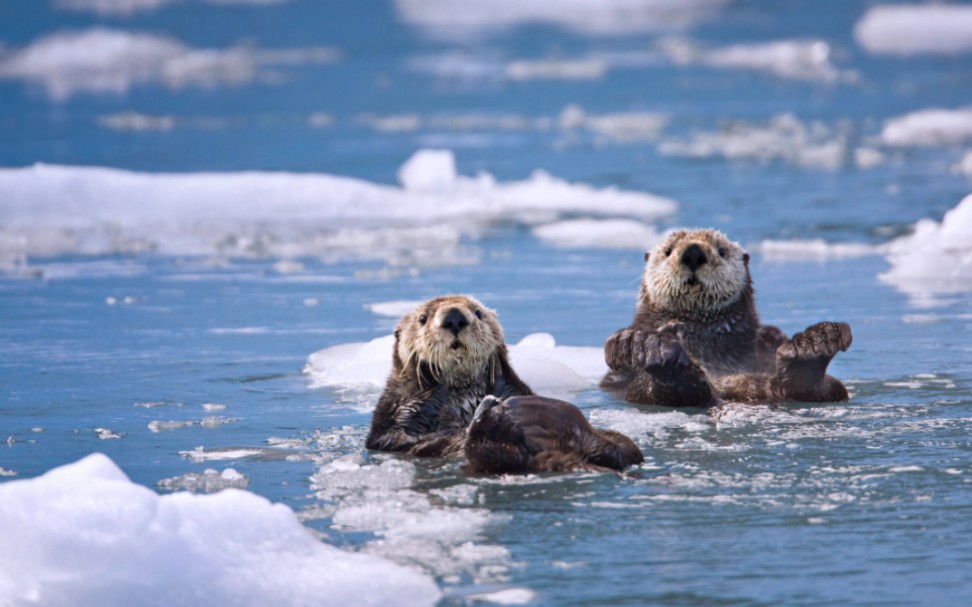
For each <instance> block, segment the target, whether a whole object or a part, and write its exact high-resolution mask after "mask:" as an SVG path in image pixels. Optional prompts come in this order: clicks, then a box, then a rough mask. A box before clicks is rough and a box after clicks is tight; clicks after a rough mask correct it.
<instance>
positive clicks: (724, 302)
mask: <svg viewBox="0 0 972 607" xmlns="http://www.w3.org/2000/svg"><path fill="white" fill-rule="evenodd" d="M692 245H698V247H699V249H701V251H702V253H703V254H704V256H705V263H703V264H701V265H699V266H698V267H697V268H696V269H695V271H694V272H693V270H692V269H691V268H690V264H687V263H686V259H685V254H686V252H688V251H689V248H690V247H691V246H692ZM695 254H696V255H697V251H695ZM696 259H698V258H697V257H696ZM748 261H749V256H748V255H747V254H746V252H745V251H744V250H743V249H742V247H740V246H739V245H738V244H737V243H735V242H732V241H731V240H729V239H728V238H726V236H725V234H723V233H722V232H719V231H716V230H692V231H679V232H673V233H672V234H670V235H669V236H668V238H666V239H665V241H664V242H663V243H661V244H660V245H658V246H657V247H655V248H654V249H653V250H652V251H650V252H649V253H648V255H647V259H646V260H645V272H644V275H643V276H642V280H641V299H642V300H645V299H647V300H648V301H650V302H651V303H653V304H654V305H655V306H658V307H660V308H663V309H667V310H672V311H686V312H691V311H701V310H718V309H721V308H724V307H726V306H728V305H730V304H732V303H733V302H735V301H736V300H738V299H739V296H740V295H741V294H742V293H743V291H744V290H745V289H746V285H747V276H748V270H747V268H746V263H747V262H748Z"/></svg>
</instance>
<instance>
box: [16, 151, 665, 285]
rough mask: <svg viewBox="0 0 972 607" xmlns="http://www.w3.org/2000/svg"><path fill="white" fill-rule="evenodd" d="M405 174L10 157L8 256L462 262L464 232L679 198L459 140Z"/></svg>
mask: <svg viewBox="0 0 972 607" xmlns="http://www.w3.org/2000/svg"><path fill="white" fill-rule="evenodd" d="M400 176H401V178H402V181H403V187H394V186H386V185H380V184H376V183H371V182H367V181H363V180H359V179H352V178H347V177H340V176H334V175H326V174H296V173H282V172H280V173H267V172H237V173H183V174H171V173H139V172H132V171H126V170H119V169H109V168H98V167H69V166H54V165H42V164H38V165H34V166H31V167H26V168H12V169H0V191H3V192H4V197H3V199H2V200H0V210H2V212H3V215H4V225H3V226H2V227H0V262H3V263H4V265H5V266H6V269H16V268H17V267H19V266H23V264H24V260H25V258H26V259H31V258H43V257H50V256H55V255H61V254H80V255H101V254H111V253H140V252H148V251H151V252H155V253H161V254H169V255H199V256H216V257H229V256H244V257H264V256H279V257H284V258H293V257H299V256H316V257H319V258H321V259H324V260H329V259H333V258H335V257H338V258H344V257H348V256H352V257H358V258H377V259H384V260H387V261H388V262H389V263H395V264H399V265H408V264H416V265H418V264H424V265H442V264H451V263H456V262H457V260H460V259H461V255H460V252H459V250H458V249H459V246H460V242H461V240H462V239H463V238H466V237H471V238H475V237H477V236H479V234H480V233H481V232H482V231H483V230H486V229H489V227H490V226H491V225H493V224H495V223H497V222H504V221H506V222H516V223H523V224H527V225H533V224H537V223H545V222H550V221H556V220H558V219H560V218H561V217H562V216H564V215H568V214H572V215H577V214H581V215H587V216H593V217H600V218H605V217H625V218H637V219H639V220H642V221H652V220H655V219H658V218H661V217H663V216H665V215H668V214H670V213H672V212H673V211H674V210H675V208H676V206H677V205H676V203H675V202H674V201H672V200H669V199H665V198H661V197H659V196H654V195H652V194H648V193H644V192H630V191H623V190H619V189H617V188H614V187H608V188H601V189H598V188H593V187H591V186H588V185H585V184H580V183H569V182H567V181H564V180H562V179H558V178H556V177H553V176H552V175H549V174H548V173H545V172H543V171H535V172H534V173H533V174H532V175H531V176H530V177H529V178H528V179H525V180H521V181H510V182H498V181H497V180H496V179H495V178H493V177H492V176H491V175H489V174H488V173H480V174H479V175H477V176H475V177H465V176H462V175H459V174H457V173H456V169H455V160H454V158H453V157H452V153H451V152H447V151H442V150H438V151H435V150H423V151H419V152H418V153H416V155H415V156H414V157H413V158H411V159H410V160H408V161H407V162H406V163H405V165H404V166H403V167H402V170H401V172H400Z"/></svg>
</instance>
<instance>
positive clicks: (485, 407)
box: [469, 394, 503, 426]
mask: <svg viewBox="0 0 972 607" xmlns="http://www.w3.org/2000/svg"><path fill="white" fill-rule="evenodd" d="M501 404H503V401H502V400H500V399H499V398H496V397H495V396H493V395H492V394H490V395H487V396H484V397H483V400H481V401H479V404H478V405H477V406H476V411H475V412H474V413H473V416H472V421H470V422H469V425H470V426H472V425H474V424H477V423H479V422H481V421H482V420H483V416H484V415H486V413H487V412H488V411H489V410H490V409H492V408H493V407H495V406H496V405H501Z"/></svg>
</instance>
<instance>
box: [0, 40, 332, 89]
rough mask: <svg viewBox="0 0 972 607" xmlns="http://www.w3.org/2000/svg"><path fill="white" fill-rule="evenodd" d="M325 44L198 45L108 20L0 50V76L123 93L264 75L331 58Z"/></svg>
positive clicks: (227, 82) (218, 83) (245, 80)
mask: <svg viewBox="0 0 972 607" xmlns="http://www.w3.org/2000/svg"><path fill="white" fill-rule="evenodd" d="M339 57H340V53H339V52H338V51H336V50H335V49H331V48H323V47H317V48H304V49H275V50H265V49H257V48H252V47H249V46H237V47H231V48H223V49H197V48H192V47H189V46H187V45H185V44H183V43H182V42H180V41H178V40H176V39H174V38H171V37H168V36H163V35H158V34H148V33H141V32H129V31H125V30H118V29H112V28H106V27H93V28H90V29H87V30H81V31H62V32H56V33H53V34H48V35H46V36H44V37H42V38H40V39H38V40H35V41H34V42H33V43H31V44H30V45H28V46H27V47H25V48H22V49H19V50H16V51H13V52H10V53H7V54H5V55H3V56H2V57H0V79H14V80H23V81H26V82H29V83H32V84H36V85H40V86H42V87H44V89H46V91H47V93H48V95H50V97H51V98H53V99H55V100H64V99H67V98H69V97H71V96H72V95H75V94H77V93H82V92H84V93H113V94H121V93H125V92H127V91H128V90H129V89H131V88H132V87H134V86H138V85H144V84H162V85H164V86H167V87H169V88H173V89H181V88H186V87H204V88H212V87H215V86H221V85H240V84H246V83H250V82H253V81H255V80H259V79H263V80H266V79H267V76H268V75H269V74H268V72H267V68H271V67H275V66H281V65H295V64H306V63H332V62H334V61H336V60H337V59H338V58H339Z"/></svg>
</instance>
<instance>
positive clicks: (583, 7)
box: [395, 0, 726, 42]
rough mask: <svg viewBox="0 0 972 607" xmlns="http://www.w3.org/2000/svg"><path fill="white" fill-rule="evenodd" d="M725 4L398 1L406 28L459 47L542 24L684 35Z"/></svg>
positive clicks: (594, 31)
mask: <svg viewBox="0 0 972 607" xmlns="http://www.w3.org/2000/svg"><path fill="white" fill-rule="evenodd" d="M725 4H726V0H680V1H678V2H672V1H671V0H599V1H598V2H588V1H587V0H533V1H531V2H523V1H520V0H466V1H464V2H462V3H460V4H457V3H456V2H453V1H452V0H395V8H396V9H397V11H398V14H399V16H400V17H401V19H402V20H403V21H404V22H405V23H407V24H409V25H412V26H415V27H417V28H419V29H421V30H422V31H424V32H426V33H427V34H429V35H432V36H435V37H438V38H442V39H445V40H450V41H456V42H460V41H468V39H469V38H470V37H472V38H478V37H484V36H489V35H493V34H497V33H502V32H505V31H508V30H510V29H512V28H515V27H519V26H524V25H537V24H543V25H553V26H557V27H561V28H564V29H567V30H571V31H574V32H577V33H581V34H586V35H592V36H603V35H632V34H639V33H644V32H657V31H669V30H681V29H686V28H689V27H691V26H693V25H696V24H698V23H700V22H702V21H705V20H706V19H708V18H711V17H712V16H713V15H715V14H717V13H718V11H719V9H721V8H722V6H723V5H725ZM459 6H461V9H459V10H457V7H459Z"/></svg>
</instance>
